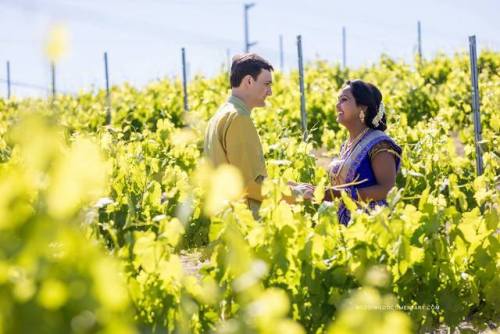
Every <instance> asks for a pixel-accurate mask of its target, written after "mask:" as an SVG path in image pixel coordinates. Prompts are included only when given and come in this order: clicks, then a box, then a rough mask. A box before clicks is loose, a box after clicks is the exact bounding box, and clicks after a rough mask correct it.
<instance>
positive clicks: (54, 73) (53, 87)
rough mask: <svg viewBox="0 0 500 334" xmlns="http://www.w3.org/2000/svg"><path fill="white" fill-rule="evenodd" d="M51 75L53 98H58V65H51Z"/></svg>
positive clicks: (52, 63)
mask: <svg viewBox="0 0 500 334" xmlns="http://www.w3.org/2000/svg"><path fill="white" fill-rule="evenodd" d="M50 73H51V77H52V98H55V97H56V64H54V62H51V63H50Z"/></svg>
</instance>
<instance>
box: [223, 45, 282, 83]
mask: <svg viewBox="0 0 500 334" xmlns="http://www.w3.org/2000/svg"><path fill="white" fill-rule="evenodd" d="M262 70H268V71H273V70H274V68H273V66H272V65H271V64H270V63H269V62H268V61H267V60H265V59H264V58H262V57H260V56H259V55H257V54H255V53H245V54H241V55H236V56H234V57H233V64H232V65H231V77H230V81H231V87H233V88H234V87H239V86H240V84H241V81H242V80H243V78H244V77H245V76H247V75H251V76H252V78H253V79H254V80H257V77H258V76H259V74H260V72H261V71H262Z"/></svg>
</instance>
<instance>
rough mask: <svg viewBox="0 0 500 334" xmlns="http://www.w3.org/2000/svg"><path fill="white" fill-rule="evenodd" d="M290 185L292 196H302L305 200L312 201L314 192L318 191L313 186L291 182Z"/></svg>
mask: <svg viewBox="0 0 500 334" xmlns="http://www.w3.org/2000/svg"><path fill="white" fill-rule="evenodd" d="M288 185H289V186H290V189H291V190H292V195H293V196H294V197H299V196H300V197H303V198H304V199H305V200H311V199H312V198H313V197H314V190H315V189H316V187H314V186H313V185H312V184H309V183H297V182H292V181H289V182H288Z"/></svg>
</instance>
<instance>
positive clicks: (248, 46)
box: [244, 2, 257, 53]
mask: <svg viewBox="0 0 500 334" xmlns="http://www.w3.org/2000/svg"><path fill="white" fill-rule="evenodd" d="M253 6H255V4H254V3H253V2H252V3H246V4H245V5H244V8H245V10H244V24H245V52H247V53H248V52H250V47H252V46H254V45H255V44H257V42H250V38H249V36H248V35H249V32H248V10H249V9H250V8H252V7H253Z"/></svg>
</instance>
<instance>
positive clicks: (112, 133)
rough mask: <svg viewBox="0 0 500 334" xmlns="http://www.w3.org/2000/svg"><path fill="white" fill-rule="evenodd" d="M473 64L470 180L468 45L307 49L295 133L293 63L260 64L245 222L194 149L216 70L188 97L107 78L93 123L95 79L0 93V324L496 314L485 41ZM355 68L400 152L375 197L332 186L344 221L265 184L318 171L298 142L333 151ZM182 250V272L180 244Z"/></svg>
mask: <svg viewBox="0 0 500 334" xmlns="http://www.w3.org/2000/svg"><path fill="white" fill-rule="evenodd" d="M479 70H480V76H479V79H480V91H481V121H482V128H483V143H482V144H481V145H482V148H483V151H484V154H483V159H484V163H485V172H484V174H483V175H482V176H480V177H478V176H477V175H476V173H475V146H474V145H475V143H474V132H473V129H474V126H473V122H472V115H471V107H470V101H471V91H470V84H469V83H470V73H469V64H468V58H467V56H466V55H456V56H454V57H447V56H444V55H440V56H437V57H436V58H434V59H432V60H424V61H422V62H421V63H418V64H416V65H415V67H414V68H413V67H412V66H410V65H408V64H404V63H399V62H397V61H395V60H393V59H391V58H389V57H388V56H383V57H382V58H381V60H380V62H379V63H377V64H374V65H372V66H370V67H366V68H361V69H358V70H342V69H340V67H339V66H338V65H331V64H328V63H327V62H324V61H317V62H315V63H312V64H309V65H308V66H307V68H306V90H307V91H306V95H307V108H308V110H307V114H308V117H309V119H308V124H309V130H310V136H309V137H308V139H307V142H302V140H301V138H302V134H301V132H300V131H301V130H300V121H299V120H300V112H299V110H300V99H299V92H298V88H297V87H298V76H297V73H296V72H292V73H291V74H290V75H283V74H281V73H276V74H275V80H274V81H275V84H274V86H273V93H274V94H273V96H272V97H271V98H270V99H269V105H268V107H266V108H263V109H259V110H255V111H254V112H252V118H253V119H254V121H255V123H256V126H257V129H258V131H259V134H260V136H261V140H262V143H263V149H264V154H265V156H266V160H267V168H268V174H269V178H268V179H266V181H265V183H264V193H265V195H266V199H265V201H264V202H263V205H262V208H261V216H262V218H261V219H260V220H259V221H256V220H254V219H253V217H252V214H251V213H250V211H249V210H248V209H247V208H246V205H245V203H244V201H243V200H233V201H229V202H228V203H226V202H224V198H223V197H220V196H216V195H217V194H219V195H220V192H221V191H222V190H226V191H229V190H231V187H232V186H233V185H232V184H230V182H228V181H227V180H229V179H228V178H225V176H230V175H226V174H224V173H222V174H221V173H220V171H219V174H217V173H218V171H213V170H212V169H210V168H209V167H207V166H206V165H204V164H202V163H201V155H202V149H203V135H204V130H205V127H206V123H207V121H208V119H209V118H210V116H211V115H212V114H213V113H214V112H215V111H216V110H217V108H218V106H219V105H220V104H221V103H222V102H223V101H224V99H225V98H226V96H227V94H228V84H227V75H226V74H224V73H221V74H220V75H219V76H217V77H215V78H212V79H206V78H203V77H196V78H195V79H194V80H193V82H192V83H191V84H190V85H189V97H190V101H189V102H190V111H189V112H188V113H184V111H183V107H182V106H183V103H182V94H181V86H180V83H179V82H177V81H170V80H161V81H158V82H155V83H152V84H150V85H149V86H147V87H146V88H144V89H143V90H138V89H136V88H133V87H131V86H130V85H127V84H125V85H122V86H119V87H113V89H112V101H113V105H112V114H113V119H112V124H111V126H109V127H105V126H103V124H104V121H105V113H106V105H105V95H104V92H103V91H99V92H98V93H97V94H90V93H81V94H78V95H76V96H59V97H58V98H57V99H55V100H54V101H45V100H39V99H24V100H15V99H13V100H9V101H6V100H1V99H0V191H1V193H2V194H3V195H2V196H1V197H0V333H1V332H6V333H8V332H47V333H68V332H78V333H87V332H89V333H93V332H99V331H104V332H110V333H111V332H112V333H117V332H120V333H124V332H129V331H130V332H134V331H139V332H155V333H165V332H179V333H204V332H209V331H214V332H219V333H248V332H258V333H277V332H278V333H279V332H283V333H304V332H307V333H326V332H328V333H339V332H341V333H374V332H379V333H384V332H388V331H391V332H401V333H408V332H413V331H419V332H424V331H431V330H433V329H435V328H437V327H438V326H440V325H442V324H446V325H448V326H451V327H455V326H457V325H458V324H459V323H460V322H461V321H464V320H467V321H471V322H472V323H473V324H474V325H475V326H477V327H478V328H480V327H482V326H484V322H485V321H487V320H496V319H498V318H499V314H498V310H499V309H500V305H499V299H498V291H500V280H499V278H498V270H499V268H498V267H499V265H500V261H499V257H498V254H499V240H498V222H499V216H500V209H499V205H500V199H499V191H498V189H499V180H498V175H499V174H500V173H499V171H500V167H499V166H500V161H499V157H498V150H497V149H496V148H497V147H498V146H499V144H500V143H499V135H498V134H499V133H500V116H499V113H498V106H499V105H500V76H499V75H498V73H499V72H500V71H499V70H500V55H499V54H498V53H495V52H490V51H485V52H483V53H482V54H481V55H480V58H479ZM354 78H361V79H364V80H367V81H370V82H373V83H374V84H376V85H377V86H378V87H379V88H380V90H381V92H382V93H383V95H384V103H385V105H386V109H387V111H388V115H387V116H388V130H387V132H388V133H389V135H391V136H392V137H393V138H394V139H395V140H396V142H398V143H399V144H400V145H401V146H402V147H403V156H402V166H401V173H400V174H399V175H398V178H397V182H396V183H397V184H396V187H395V189H393V190H392V192H391V193H390V195H389V198H388V202H389V206H388V207H384V208H376V209H375V210H372V211H370V212H366V210H363V208H361V209H358V210H356V208H357V207H356V204H355V203H352V202H347V203H346V205H348V206H352V207H353V208H354V210H353V211H354V212H353V215H352V216H353V221H352V223H351V224H350V225H349V226H348V227H345V226H343V225H340V224H338V222H337V216H336V208H337V206H338V204H339V202H338V201H335V202H333V203H332V204H331V205H329V204H325V203H322V204H312V203H303V202H300V203H298V204H294V205H289V204H286V203H285V202H283V201H282V196H283V195H282V194H283V193H286V191H287V190H286V189H287V186H286V182H287V181H288V180H296V181H302V182H311V183H314V184H319V185H325V184H327V183H328V182H329V181H328V177H327V174H326V171H325V170H324V169H323V168H321V167H318V166H316V161H315V157H314V155H313V150H314V149H317V148H323V149H326V150H327V151H328V152H330V154H331V155H332V156H333V155H335V154H337V153H338V151H339V147H340V144H341V142H342V140H343V139H344V138H345V136H346V132H345V130H344V129H342V128H340V127H339V125H338V124H337V123H336V122H335V113H336V112H335V108H336V101H337V94H338V90H339V89H340V88H341V87H342V85H343V84H344V82H345V81H346V80H348V79H354ZM33 115H36V116H37V117H36V118H35V120H33ZM214 180H215V181H214ZM230 193H231V192H230V191H229V192H228V194H230ZM214 201H216V204H217V205H216V206H213V207H215V208H217V210H216V212H217V213H216V214H209V213H213V212H212V211H213V210H214V209H213V208H212V209H211V210H212V211H208V209H207V208H210V205H209V204H210V203H212V205H213V202H214ZM217 201H218V202H217ZM345 201H347V199H345ZM221 208H222V209H221ZM200 247H201V248H200ZM194 248H196V249H198V248H200V249H201V253H200V258H199V262H200V263H198V264H197V268H196V270H195V271H196V274H195V273H193V272H190V271H189V270H186V264H185V261H186V259H185V256H184V255H183V254H185V252H186V251H189V250H192V249H194ZM201 262H203V263H204V264H203V266H202V265H201ZM199 267H202V268H201V269H199ZM198 269H199V270H198Z"/></svg>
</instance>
